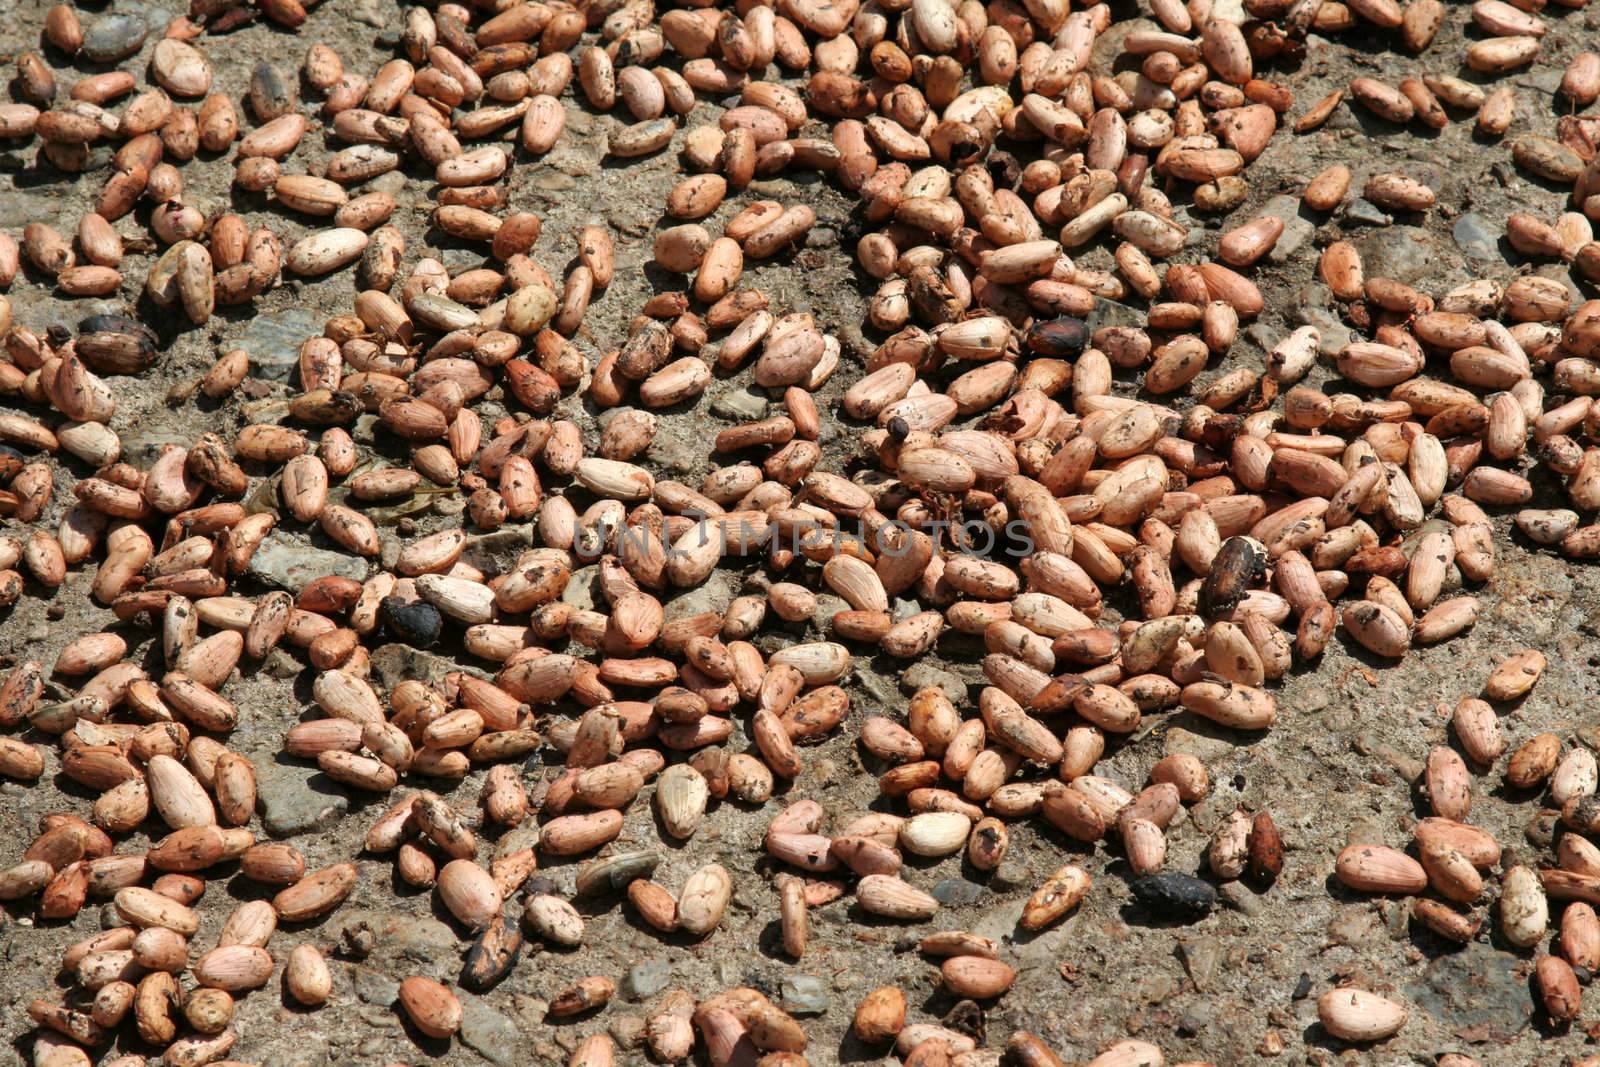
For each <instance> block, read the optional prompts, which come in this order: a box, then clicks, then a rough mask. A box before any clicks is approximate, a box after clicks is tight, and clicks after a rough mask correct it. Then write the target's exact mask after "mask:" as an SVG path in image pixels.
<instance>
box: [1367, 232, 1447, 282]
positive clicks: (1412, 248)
mask: <svg viewBox="0 0 1600 1067" xmlns="http://www.w3.org/2000/svg"><path fill="white" fill-rule="evenodd" d="M1352 243H1353V244H1354V245H1355V246H1356V251H1358V252H1360V253H1361V262H1362V263H1363V264H1364V265H1365V266H1366V270H1367V277H1369V278H1372V277H1382V278H1393V279H1394V280H1395V281H1397V282H1405V283H1406V284H1407V285H1411V284H1413V283H1415V282H1418V281H1421V280H1422V279H1423V278H1426V277H1427V276H1428V275H1429V274H1431V273H1432V272H1433V241H1432V240H1430V239H1429V237H1428V234H1427V232H1426V231H1424V230H1420V229H1417V228H1416V227H1414V226H1391V227H1389V228H1388V229H1384V230H1375V231H1373V232H1372V233H1367V234H1362V235H1361V236H1360V237H1358V238H1357V239H1356V240H1355V241H1353V242H1352Z"/></svg>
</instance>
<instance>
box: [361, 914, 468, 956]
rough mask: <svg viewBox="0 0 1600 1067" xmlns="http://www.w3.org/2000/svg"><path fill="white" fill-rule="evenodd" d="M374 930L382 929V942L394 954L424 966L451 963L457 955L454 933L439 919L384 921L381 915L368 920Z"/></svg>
mask: <svg viewBox="0 0 1600 1067" xmlns="http://www.w3.org/2000/svg"><path fill="white" fill-rule="evenodd" d="M371 922H372V924H373V927H374V929H380V928H381V929H382V931H383V939H385V940H386V941H387V946H386V947H388V948H390V949H391V950H392V951H393V952H394V953H395V955H397V956H400V957H402V958H404V959H408V960H414V961H416V962H417V963H423V964H434V965H438V964H453V963H454V962H455V960H456V958H457V956H458V955H459V954H460V951H461V943H460V941H459V940H457V938H456V932H455V931H454V930H452V929H451V928H450V927H448V926H446V925H445V924H444V923H442V922H440V921H439V920H438V919H407V920H406V921H404V922H395V921H394V920H393V918H390V919H389V920H388V921H387V922H385V921H384V919H383V917H382V916H379V915H374V916H373V917H372V919H371Z"/></svg>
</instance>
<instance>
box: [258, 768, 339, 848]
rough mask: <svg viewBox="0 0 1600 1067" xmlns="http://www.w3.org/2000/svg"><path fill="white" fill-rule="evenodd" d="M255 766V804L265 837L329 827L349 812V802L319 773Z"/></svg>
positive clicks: (297, 769) (283, 835) (331, 782)
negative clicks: (265, 831)
mask: <svg viewBox="0 0 1600 1067" xmlns="http://www.w3.org/2000/svg"><path fill="white" fill-rule="evenodd" d="M256 762H257V767H256V772H257V775H256V800H257V801H258V802H259V803H260V805H261V821H262V824H263V825H264V826H265V827H266V828H267V832H268V833H269V834H276V835H278V836H280V837H288V836H292V835H294V834H303V833H306V832H308V831H311V830H316V829H319V828H321V827H324V826H328V825H330V824H332V823H333V822H334V821H336V820H337V819H338V818H339V817H340V816H341V815H343V814H344V813H345V812H346V811H349V810H350V798H349V797H347V796H345V795H344V793H342V792H340V791H338V790H337V789H336V788H335V787H334V785H333V781H332V780H331V779H330V778H328V777H327V776H326V775H324V774H323V773H322V772H320V771H307V770H305V769H304V768H301V767H288V766H283V765H280V764H275V763H267V764H265V765H264V766H263V765H262V764H263V761H261V760H257V761H256Z"/></svg>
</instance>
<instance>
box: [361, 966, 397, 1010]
mask: <svg viewBox="0 0 1600 1067" xmlns="http://www.w3.org/2000/svg"><path fill="white" fill-rule="evenodd" d="M351 971H352V972H353V973H352V975H351V978H352V984H353V985H354V986H355V988H356V996H358V997H360V998H361V999H362V1000H364V1001H366V1002H367V1003H368V1004H379V1005H388V1004H393V1003H394V1002H395V1000H396V998H398V997H399V996H400V983H399V982H396V981H395V980H394V979H393V978H390V977H389V976H388V975H386V974H384V973H383V972H382V971H375V970H373V969H372V968H371V967H352V968H351Z"/></svg>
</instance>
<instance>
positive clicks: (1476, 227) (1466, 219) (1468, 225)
mask: <svg viewBox="0 0 1600 1067" xmlns="http://www.w3.org/2000/svg"><path fill="white" fill-rule="evenodd" d="M1450 236H1451V237H1453V238H1455V242H1456V247H1458V248H1460V249H1461V251H1463V252H1465V253H1466V254H1467V255H1469V256H1472V257H1473V258H1475V259H1493V260H1496V261H1498V260H1499V259H1500V250H1499V248H1498V247H1496V246H1497V244H1498V240H1499V239H1498V238H1497V237H1496V236H1495V234H1494V231H1493V230H1491V229H1490V228H1489V222H1488V220H1487V219H1485V218H1484V217H1483V216H1482V215H1480V214H1478V213H1477V212H1476V211H1469V212H1467V213H1466V214H1465V215H1462V216H1461V217H1460V218H1459V219H1457V220H1456V224H1455V225H1454V226H1453V227H1451V229H1450Z"/></svg>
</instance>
